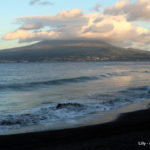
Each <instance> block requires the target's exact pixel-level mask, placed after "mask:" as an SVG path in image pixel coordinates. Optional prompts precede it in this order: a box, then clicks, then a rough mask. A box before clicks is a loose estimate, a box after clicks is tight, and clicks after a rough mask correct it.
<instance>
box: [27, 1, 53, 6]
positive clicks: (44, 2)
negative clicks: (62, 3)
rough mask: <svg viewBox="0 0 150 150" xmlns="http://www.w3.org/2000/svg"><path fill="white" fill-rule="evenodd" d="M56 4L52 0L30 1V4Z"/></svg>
mask: <svg viewBox="0 0 150 150" xmlns="http://www.w3.org/2000/svg"><path fill="white" fill-rule="evenodd" d="M36 4H38V5H54V3H52V2H50V1H47V0H45V1H43V0H31V1H30V5H36Z"/></svg>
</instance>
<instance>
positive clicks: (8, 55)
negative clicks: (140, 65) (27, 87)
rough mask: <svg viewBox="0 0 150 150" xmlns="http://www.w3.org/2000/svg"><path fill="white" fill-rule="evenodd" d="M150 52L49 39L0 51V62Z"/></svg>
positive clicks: (142, 56) (134, 56)
mask: <svg viewBox="0 0 150 150" xmlns="http://www.w3.org/2000/svg"><path fill="white" fill-rule="evenodd" d="M149 59H150V52H149V51H143V50H137V49H125V48H120V47H116V46H113V45H111V44H108V43H105V42H102V41H96V40H95V41H91V40H51V41H42V42H39V43H36V44H33V45H30V46H26V47H21V48H13V49H7V50H2V51H0V62H11V61H13V62H21V61H29V62H34V61H86V60H91V61H100V60H149Z"/></svg>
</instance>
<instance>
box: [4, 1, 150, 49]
mask: <svg viewBox="0 0 150 150" xmlns="http://www.w3.org/2000/svg"><path fill="white" fill-rule="evenodd" d="M149 3H150V1H148V0H137V1H136V2H134V3H133V2H131V1H130V0H123V1H119V2H117V3H116V4H115V6H112V7H108V8H106V10H105V12H104V13H84V12H83V11H82V10H81V9H73V10H64V11H61V12H59V13H57V14H55V15H45V16H32V17H31V16H28V17H20V18H18V19H17V23H18V24H20V27H19V28H18V29H17V30H16V31H14V32H10V33H8V34H6V35H5V36H4V37H3V39H4V40H15V39H18V40H19V42H31V41H40V40H48V39H71V38H72V39H73V38H85V39H86V38H88V39H100V40H103V41H107V42H111V43H113V44H116V45H119V46H124V47H135V48H136V47H137V46H138V47H139V46H140V47H141V48H143V49H144V48H147V47H145V45H149V44H150V43H149V41H150V31H149V30H148V29H146V28H144V27H141V26H137V25H134V24H133V23H132V21H134V20H144V21H148V20H147V19H149V18H150V14H148V13H147V11H148V10H149V9H150V7H148V8H147V6H148V5H147V4H149ZM145 7H146V8H145ZM127 8H128V9H127ZM131 8H132V9H131ZM138 8H143V9H144V8H145V10H143V11H141V13H136V11H137V9H138ZM148 17H149V18H148Z"/></svg>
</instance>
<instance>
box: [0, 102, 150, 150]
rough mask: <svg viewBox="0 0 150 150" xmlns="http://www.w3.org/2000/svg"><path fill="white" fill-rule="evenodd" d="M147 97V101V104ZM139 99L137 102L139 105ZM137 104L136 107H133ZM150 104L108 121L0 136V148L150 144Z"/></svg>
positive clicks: (88, 149)
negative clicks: (147, 106) (146, 107)
mask: <svg viewBox="0 0 150 150" xmlns="http://www.w3.org/2000/svg"><path fill="white" fill-rule="evenodd" d="M148 102H149V101H147V102H146V104H147V103H148ZM141 104H142V102H141V103H140V102H139V105H141ZM136 108H138V107H136ZM149 116H150V108H148V109H144V108H143V110H138V109H136V111H133V112H122V113H121V114H120V116H119V117H118V118H117V119H116V120H113V121H111V122H106V123H101V124H97V125H89V126H83V127H77V128H68V129H61V130H51V131H40V132H34V133H23V134H14V135H1V136H0V149H2V150H10V149H11V150H20V149H21V150H27V149H28V150H30V149H31V150H109V149H110V150H112V149H114V150H117V149H121V150H127V149H132V150H134V149H140V148H144V149H145V148H146V147H148V148H150V145H148V144H147V145H145V146H143V145H139V144H140V142H142V141H143V142H144V141H145V142H150V139H149V135H150V117H149Z"/></svg>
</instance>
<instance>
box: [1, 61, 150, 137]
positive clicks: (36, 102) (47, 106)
mask: <svg viewBox="0 0 150 150" xmlns="http://www.w3.org/2000/svg"><path fill="white" fill-rule="evenodd" d="M149 79H150V62H148V61H142V62H140V61H135V62H119V61H114V62H111V61H108V62H49V63H39V62H37V63H0V134H10V133H20V132H34V131H40V130H46V129H51V130H53V129H56V128H57V127H59V128H67V127H70V126H80V125H82V124H85V123H83V122H86V121H87V120H88V121H87V122H88V123H89V122H90V119H91V118H92V117H96V116H98V117H99V119H100V115H97V114H102V113H103V112H107V111H110V110H115V109H117V108H120V107H123V106H125V105H130V104H133V103H136V102H139V101H144V100H146V99H148V98H150V80H149ZM88 123H87V125H88Z"/></svg>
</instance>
